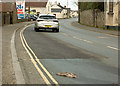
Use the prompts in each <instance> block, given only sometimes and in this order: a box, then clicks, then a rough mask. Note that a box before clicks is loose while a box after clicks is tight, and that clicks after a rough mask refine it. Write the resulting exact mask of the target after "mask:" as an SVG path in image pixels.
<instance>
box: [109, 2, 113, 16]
mask: <svg viewBox="0 0 120 86" xmlns="http://www.w3.org/2000/svg"><path fill="white" fill-rule="evenodd" d="M109 13H112V14H113V0H109Z"/></svg>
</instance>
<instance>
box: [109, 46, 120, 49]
mask: <svg viewBox="0 0 120 86" xmlns="http://www.w3.org/2000/svg"><path fill="white" fill-rule="evenodd" d="M107 47H108V48H111V49H114V50H120V49H118V48H115V47H112V46H107Z"/></svg>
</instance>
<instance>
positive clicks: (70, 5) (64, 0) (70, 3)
mask: <svg viewBox="0 0 120 86" xmlns="http://www.w3.org/2000/svg"><path fill="white" fill-rule="evenodd" d="M49 1H50V2H52V3H53V4H54V2H55V1H57V3H60V4H61V5H62V6H65V5H66V6H67V0H49ZM77 1H78V0H68V8H71V10H78V7H77V5H75V4H74V2H77Z"/></svg>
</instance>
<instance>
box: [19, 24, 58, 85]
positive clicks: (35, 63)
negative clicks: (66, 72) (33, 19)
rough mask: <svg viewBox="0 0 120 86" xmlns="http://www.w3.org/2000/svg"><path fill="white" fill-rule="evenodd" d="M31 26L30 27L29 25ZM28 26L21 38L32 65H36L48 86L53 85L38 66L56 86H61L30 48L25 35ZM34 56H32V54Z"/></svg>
mask: <svg viewBox="0 0 120 86" xmlns="http://www.w3.org/2000/svg"><path fill="white" fill-rule="evenodd" d="M29 26H30V25H29ZM29 26H26V27H24V28H23V29H22V30H21V31H20V38H21V42H22V45H23V47H24V48H25V50H26V51H27V53H28V55H29V56H30V58H31V61H32V63H33V64H34V66H35V68H36V69H37V71H38V72H39V74H40V75H41V77H42V78H43V80H44V81H45V83H46V84H47V85H48V86H52V84H51V83H50V82H49V80H48V79H47V78H46V76H45V75H44V73H43V72H42V71H41V69H40V68H39V67H38V65H37V64H39V65H40V67H41V68H42V70H44V72H45V73H46V74H47V76H48V77H49V78H50V79H51V80H52V82H53V83H54V84H55V85H56V86H59V84H58V82H57V81H56V80H55V79H54V78H53V77H52V75H51V74H50V73H49V72H48V71H47V69H46V68H45V67H44V66H43V65H42V63H41V62H40V60H39V59H38V57H37V56H36V54H35V53H34V52H33V50H32V49H31V48H30V47H29V45H28V43H27V42H26V40H25V37H24V35H23V32H24V30H25V29H26V28H27V27H29ZM30 52H31V53H32V54H31V53H30ZM32 55H33V56H34V57H35V59H34V58H33V56H32Z"/></svg>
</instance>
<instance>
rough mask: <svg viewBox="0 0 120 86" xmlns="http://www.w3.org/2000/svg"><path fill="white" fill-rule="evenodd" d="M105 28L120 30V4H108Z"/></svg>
mask: <svg viewBox="0 0 120 86" xmlns="http://www.w3.org/2000/svg"><path fill="white" fill-rule="evenodd" d="M105 28H106V29H117V30H118V29H119V30H120V2H119V1H115V2H110V1H109V0H107V2H106V10H105Z"/></svg>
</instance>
